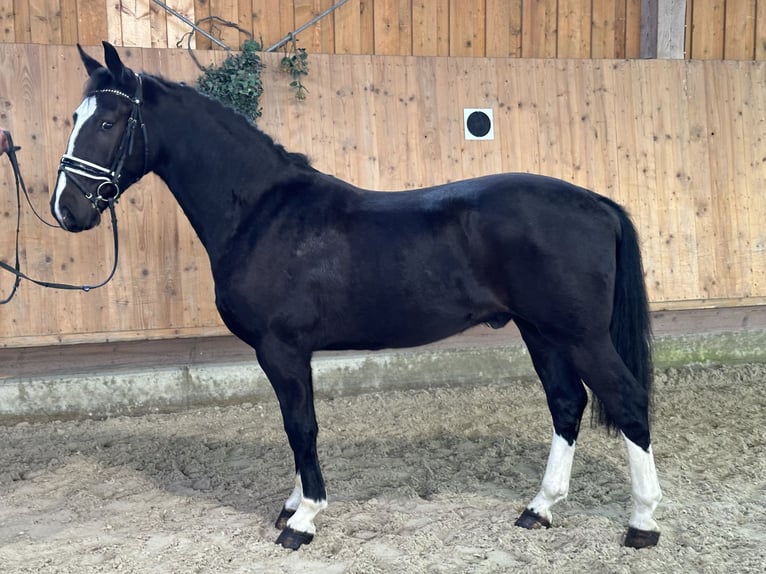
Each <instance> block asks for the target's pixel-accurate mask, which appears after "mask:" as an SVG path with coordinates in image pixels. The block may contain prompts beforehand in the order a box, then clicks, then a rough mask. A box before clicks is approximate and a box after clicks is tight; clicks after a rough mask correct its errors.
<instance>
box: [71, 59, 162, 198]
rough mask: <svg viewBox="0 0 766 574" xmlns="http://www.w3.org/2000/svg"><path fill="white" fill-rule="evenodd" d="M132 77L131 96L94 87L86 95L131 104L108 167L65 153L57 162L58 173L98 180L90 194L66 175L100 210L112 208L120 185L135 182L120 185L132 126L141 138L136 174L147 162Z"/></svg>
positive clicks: (133, 135)
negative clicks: (141, 161) (141, 154)
mask: <svg viewBox="0 0 766 574" xmlns="http://www.w3.org/2000/svg"><path fill="white" fill-rule="evenodd" d="M135 76H136V81H137V83H136V93H135V95H134V96H133V97H131V96H129V95H128V94H126V93H125V92H121V91H120V90H113V89H105V90H94V91H92V92H89V93H88V94H87V96H95V95H96V94H114V95H116V96H120V97H121V98H125V99H127V100H128V101H130V102H131V104H133V107H132V109H131V111H130V117H129V118H128V122H127V124H126V125H125V131H123V132H122V139H121V140H120V145H119V147H118V148H117V152H116V153H115V156H114V159H113V160H112V165H111V166H110V167H104V166H101V165H98V164H97V163H93V162H90V161H86V160H84V159H81V158H79V157H76V156H73V155H69V154H64V155H63V156H62V157H61V161H60V162H59V169H58V173H59V175H61V173H62V172H63V173H64V174H65V175H76V176H80V177H84V178H87V179H92V180H96V181H100V182H101V183H100V184H99V186H98V188H97V189H96V193H95V194H93V193H91V192H90V191H87V190H86V189H85V188H84V187H83V186H82V185H81V184H80V182H79V181H78V180H77V178H75V177H72V178H70V180H71V181H72V182H73V183H74V184H75V185H76V186H77V188H78V189H79V190H80V192H82V194H83V195H84V196H85V198H86V199H87V200H88V201H90V203H91V205H92V206H93V208H94V209H98V210H103V209H105V208H106V207H109V208H110V209H113V207H112V206H113V204H115V203H117V200H118V199H119V198H120V196H121V195H122V192H123V190H124V188H126V187H128V186H129V185H130V184H132V183H135V182H136V181H137V179H138V178H136V179H134V180H133V181H130V182H129V183H127V184H125V185H124V187H120V186H121V179H122V175H123V174H122V169H123V167H124V165H125V161H126V160H127V158H128V157H129V156H130V155H131V154H132V153H133V143H134V142H135V140H136V128H139V127H140V128H141V135H142V137H143V140H144V169H143V170H142V172H141V174H140V175H139V178H140V177H141V176H142V175H143V174H144V173H145V172H146V166H147V164H148V163H149V145H148V139H147V137H146V125H145V124H144V122H143V119H142V118H141V104H142V103H143V90H142V83H141V76H140V75H139V74H135Z"/></svg>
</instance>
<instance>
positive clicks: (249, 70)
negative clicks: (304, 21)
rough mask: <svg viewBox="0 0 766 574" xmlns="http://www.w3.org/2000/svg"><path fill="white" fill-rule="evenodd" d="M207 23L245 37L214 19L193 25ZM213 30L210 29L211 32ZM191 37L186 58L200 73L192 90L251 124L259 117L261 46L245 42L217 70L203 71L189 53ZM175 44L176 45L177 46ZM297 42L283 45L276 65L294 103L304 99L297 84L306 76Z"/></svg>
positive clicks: (305, 61)
mask: <svg viewBox="0 0 766 574" xmlns="http://www.w3.org/2000/svg"><path fill="white" fill-rule="evenodd" d="M203 22H207V23H209V24H210V25H211V26H214V25H223V26H231V27H234V28H236V29H237V30H239V31H240V32H242V33H245V34H249V32H247V31H246V30H244V29H242V28H241V27H240V26H238V25H237V24H235V23H233V22H228V21H226V20H223V19H221V18H218V17H217V16H208V17H206V18H202V19H201V20H199V21H198V22H197V24H198V25H199V24H201V23H203ZM212 31H213V29H211V32H212ZM191 37H192V34H191V33H189V34H188V38H189V40H188V41H189V47H188V49H189V54H190V55H191V56H192V58H193V59H194V61H195V62H197V65H198V66H199V67H200V70H202V75H201V76H200V77H199V78H198V79H197V82H196V88H197V89H198V90H199V91H200V92H202V93H203V94H207V95H208V96H210V97H212V98H215V99H217V100H219V101H221V102H223V103H224V104H226V105H228V106H231V107H232V108H234V109H235V110H237V111H239V112H241V113H243V114H244V115H246V116H247V117H248V118H250V119H251V120H253V121H255V120H256V118H259V117H261V107H260V100H261V94H262V93H263V83H262V82H261V71H262V70H263V64H262V63H261V58H260V56H259V55H258V53H259V52H261V51H262V50H263V45H262V44H261V43H260V42H257V41H255V40H253V39H252V36H251V38H250V39H249V40H245V41H244V43H243V44H242V49H241V51H240V52H239V53H237V54H234V53H230V54H229V55H228V56H227V57H226V59H225V60H224V61H223V63H222V64H221V65H220V66H213V65H211V66H208V67H203V66H201V65H200V63H199V62H198V61H197V59H196V58H195V57H194V51H193V50H192V49H191ZM182 41H183V39H182V40H181V41H179V45H180V44H181V42H182ZM297 42H298V40H297V39H296V38H295V37H291V39H290V42H289V43H288V44H287V45H288V48H287V49H286V51H285V55H284V57H283V58H282V61H281V62H280V68H281V69H282V71H284V72H286V73H287V74H289V75H290V77H291V78H292V81H291V82H290V87H291V88H293V90H295V99H297V100H298V101H303V100H305V99H306V94H307V93H308V90H307V89H306V86H304V85H303V82H301V78H302V77H303V76H305V75H307V74H308V73H309V62H308V54H307V53H306V50H305V48H298V45H297Z"/></svg>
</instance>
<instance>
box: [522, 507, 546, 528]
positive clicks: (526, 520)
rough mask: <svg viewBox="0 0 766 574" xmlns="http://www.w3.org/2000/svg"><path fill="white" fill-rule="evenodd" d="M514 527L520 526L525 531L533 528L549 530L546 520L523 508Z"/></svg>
mask: <svg viewBox="0 0 766 574" xmlns="http://www.w3.org/2000/svg"><path fill="white" fill-rule="evenodd" d="M514 524H515V525H516V526H521V527H522V528H526V529H527V530H534V529H535V528H550V527H551V523H550V520H548V519H547V518H543V517H542V516H540V515H539V514H537V513H536V512H532V511H531V510H529V508H525V509H524V512H522V513H521V516H519V517H518V518H517V519H516V522H514Z"/></svg>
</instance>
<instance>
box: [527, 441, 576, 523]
mask: <svg viewBox="0 0 766 574" xmlns="http://www.w3.org/2000/svg"><path fill="white" fill-rule="evenodd" d="M575 444H576V443H572V444H571V445H570V444H569V443H568V442H567V441H566V440H564V439H563V438H562V437H561V436H559V435H558V434H556V433H555V432H554V433H553V440H551V452H550V455H548V465H547V466H546V467H545V476H543V484H542V487H541V488H540V492H539V493H538V494H537V496H535V497H534V499H532V502H530V503H529V505H528V506H527V508H529V509H530V510H532V511H534V512H535V513H537V515H538V516H540V517H542V518H545V519H546V520H548V521H549V522H550V521H551V517H552V515H551V511H550V508H551V507H552V506H553V505H554V504H556V503H557V502H559V501H561V500H563V499H564V498H566V497H567V494H569V478H570V476H571V475H572V461H573V460H574V453H575Z"/></svg>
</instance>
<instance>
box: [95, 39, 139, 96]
mask: <svg viewBox="0 0 766 574" xmlns="http://www.w3.org/2000/svg"><path fill="white" fill-rule="evenodd" d="M102 44H103V45H104V58H105V59H106V67H107V68H108V69H109V72H111V74H112V77H113V78H114V79H115V80H116V81H117V83H118V84H119V85H122V86H130V85H131V84H132V83H133V77H134V75H135V74H133V72H132V70H131V69H130V68H128V67H127V66H125V64H123V63H122V60H121V59H120V55H119V54H118V53H117V50H116V48H115V47H114V46H112V45H111V44H110V43H109V42H106V41H104V42H102Z"/></svg>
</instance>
